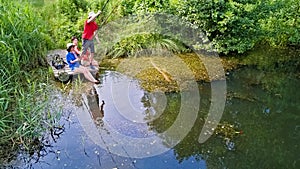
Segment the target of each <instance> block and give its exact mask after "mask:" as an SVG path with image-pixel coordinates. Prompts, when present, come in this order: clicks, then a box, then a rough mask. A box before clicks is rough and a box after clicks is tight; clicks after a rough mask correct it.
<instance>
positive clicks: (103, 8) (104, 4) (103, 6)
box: [101, 0, 110, 12]
mask: <svg viewBox="0 0 300 169" xmlns="http://www.w3.org/2000/svg"><path fill="white" fill-rule="evenodd" d="M109 1H110V0H107V1H106V2H105V4H104V6H103V7H102V9H101V12H102V11H103V10H104V8H105V7H106V5H107V3H108V2H109Z"/></svg>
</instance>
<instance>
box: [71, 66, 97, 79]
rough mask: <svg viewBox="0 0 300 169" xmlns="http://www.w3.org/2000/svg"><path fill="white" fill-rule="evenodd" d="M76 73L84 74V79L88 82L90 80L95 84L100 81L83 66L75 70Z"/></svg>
mask: <svg viewBox="0 0 300 169" xmlns="http://www.w3.org/2000/svg"><path fill="white" fill-rule="evenodd" d="M74 72H77V73H82V74H83V75H84V77H85V78H86V79H87V80H89V81H91V82H93V83H96V82H98V80H96V79H95V78H94V77H93V75H92V74H91V72H90V71H89V70H88V69H87V68H85V67H83V66H80V67H78V68H76V69H75V70H74Z"/></svg>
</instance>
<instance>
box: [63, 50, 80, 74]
mask: <svg viewBox="0 0 300 169" xmlns="http://www.w3.org/2000/svg"><path fill="white" fill-rule="evenodd" d="M75 59H76V57H75V54H74V53H72V52H68V54H67V55H66V60H67V62H68V65H69V67H70V69H71V70H74V69H75V68H76V67H79V66H80V64H79V62H75V63H71V61H73V60H75Z"/></svg>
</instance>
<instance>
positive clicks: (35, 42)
mask: <svg viewBox="0 0 300 169" xmlns="http://www.w3.org/2000/svg"><path fill="white" fill-rule="evenodd" d="M20 2H22V3H20ZM20 2H17V1H10V0H0V150H1V152H0V164H2V163H5V162H8V161H10V160H11V159H13V157H15V156H14V154H15V152H17V151H16V150H21V149H22V150H30V149H31V148H32V147H33V143H34V142H36V140H40V139H41V136H42V134H43V133H44V131H45V130H46V129H47V125H45V124H46V122H47V121H48V120H49V119H48V117H47V115H46V114H47V111H48V110H47V104H48V102H47V101H48V91H47V89H48V87H49V84H48V80H47V79H48V74H47V71H46V70H43V69H41V68H39V67H41V65H43V62H42V61H43V59H44V57H43V56H45V53H46V51H47V49H48V48H50V46H51V38H50V36H48V35H47V29H48V28H47V24H46V22H45V21H44V20H43V19H42V18H41V17H40V15H39V13H38V12H35V9H34V8H33V7H32V6H31V5H30V4H28V3H26V2H25V1H24V2H23V1H20ZM4 11H5V12H4ZM36 68H39V69H36Z"/></svg>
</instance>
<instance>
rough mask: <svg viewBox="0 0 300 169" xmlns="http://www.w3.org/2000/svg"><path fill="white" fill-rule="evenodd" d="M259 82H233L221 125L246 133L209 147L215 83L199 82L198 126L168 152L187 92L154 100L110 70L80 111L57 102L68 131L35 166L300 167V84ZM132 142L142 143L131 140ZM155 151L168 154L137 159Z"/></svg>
mask: <svg viewBox="0 0 300 169" xmlns="http://www.w3.org/2000/svg"><path fill="white" fill-rule="evenodd" d="M260 76H261V72H260V71H258V70H255V69H253V68H251V69H248V68H243V69H241V70H238V71H236V72H233V73H231V74H230V75H229V76H228V77H227V83H228V89H227V91H228V92H227V93H228V96H227V102H226V107H225V110H224V113H223V117H222V120H221V124H223V128H225V127H224V126H226V125H225V124H230V125H232V126H234V128H235V129H236V130H237V131H241V130H242V131H243V132H242V134H238V135H235V136H234V137H232V139H231V140H230V142H228V141H226V139H224V137H222V136H220V135H216V134H214V135H213V136H212V137H211V138H210V139H209V140H208V141H206V142H205V143H203V144H200V143H199V142H198V137H199V134H200V131H201V129H202V127H203V124H204V122H205V119H206V117H207V112H208V110H209V107H210V104H211V100H210V98H211V88H210V84H208V83H201V84H200V83H199V92H200V95H201V99H200V109H199V112H198V116H197V118H196V119H195V123H194V124H193V127H192V128H191V129H190V130H189V131H188V133H187V135H186V137H184V139H183V140H181V141H180V142H179V144H177V145H176V146H175V147H169V146H168V145H169V144H167V143H168V141H170V139H171V140H172V135H171V136H170V137H168V140H166V139H165V138H164V137H161V135H162V133H163V132H164V131H166V130H168V128H170V127H171V126H172V124H173V123H174V121H175V120H176V118H177V116H178V114H179V113H180V108H181V95H180V93H166V94H162V93H159V92H156V93H149V92H146V91H144V90H143V89H141V88H140V86H139V83H138V81H136V80H135V79H132V78H129V77H127V76H125V75H122V74H120V73H118V72H114V71H106V72H104V73H103V74H102V75H101V77H100V80H101V84H100V85H98V86H90V88H89V89H88V90H84V91H85V92H83V93H82V94H81V97H80V98H81V101H80V103H79V104H74V103H75V102H74V100H72V99H74V98H73V97H69V96H68V97H66V98H64V99H60V100H55V101H56V102H60V103H63V104H64V114H65V115H64V118H62V123H64V124H65V132H64V133H63V134H62V135H61V137H60V138H59V139H57V142H55V143H54V142H53V143H52V146H51V148H48V151H49V152H51V153H49V154H48V155H47V156H44V157H42V158H40V159H39V161H38V162H37V163H30V167H32V168H45V169H47V168H104V169H109V168H120V169H131V168H133V169H134V168H140V169H152V168H158V169H167V168H172V169H173V168H178V169H179V168H180V169H181V168H184V169H185V168H186V169H198V168H298V167H299V165H300V164H299V162H300V160H299V155H298V152H299V143H298V142H299V139H300V126H299V124H300V118H299V111H300V107H299V104H298V100H299V99H300V94H299V92H295V91H297V90H298V87H299V82H300V81H299V79H297V78H294V77H290V76H286V77H283V79H281V80H282V82H281V83H280V84H282V85H280V86H277V87H278V88H277V89H276V90H274V91H275V92H267V91H265V90H263V88H262V86H261V85H260V84H259V83H257V81H256V80H257V79H256V78H259V77H260ZM266 77H267V76H265V77H264V78H266ZM273 78H275V77H273ZM255 79H256V80H255ZM253 81H255V83H254V82H253ZM252 82H253V83H252ZM213 83H217V82H213ZM53 104H56V103H53ZM221 128H222V125H221ZM178 132H180V130H179V129H178ZM173 134H174V138H175V137H176V136H175V135H176V133H173ZM129 138H134V139H135V140H136V142H132V141H127V139H129ZM149 138H155V139H154V140H151V142H148V143H146V144H145V146H144V148H141V147H139V145H140V144H139V141H140V140H143V141H145V140H146V141H147V139H149ZM174 138H173V139H174ZM174 140H176V139H174ZM148 144H149V145H150V144H154V145H155V146H154V147H155V148H157V147H158V148H160V149H163V150H164V149H166V150H167V151H165V152H163V153H161V154H156V155H153V156H147V157H143V156H140V157H136V156H137V155H140V154H142V153H145V154H147V153H150V154H151V153H152V151H151V149H149V147H147V145H148ZM150 147H151V146H150ZM155 151H156V150H155ZM145 154H143V155H145ZM145 156H146V155H145ZM19 166H21V167H20V168H26V167H23V166H24V165H19ZM26 166H28V165H26Z"/></svg>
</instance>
